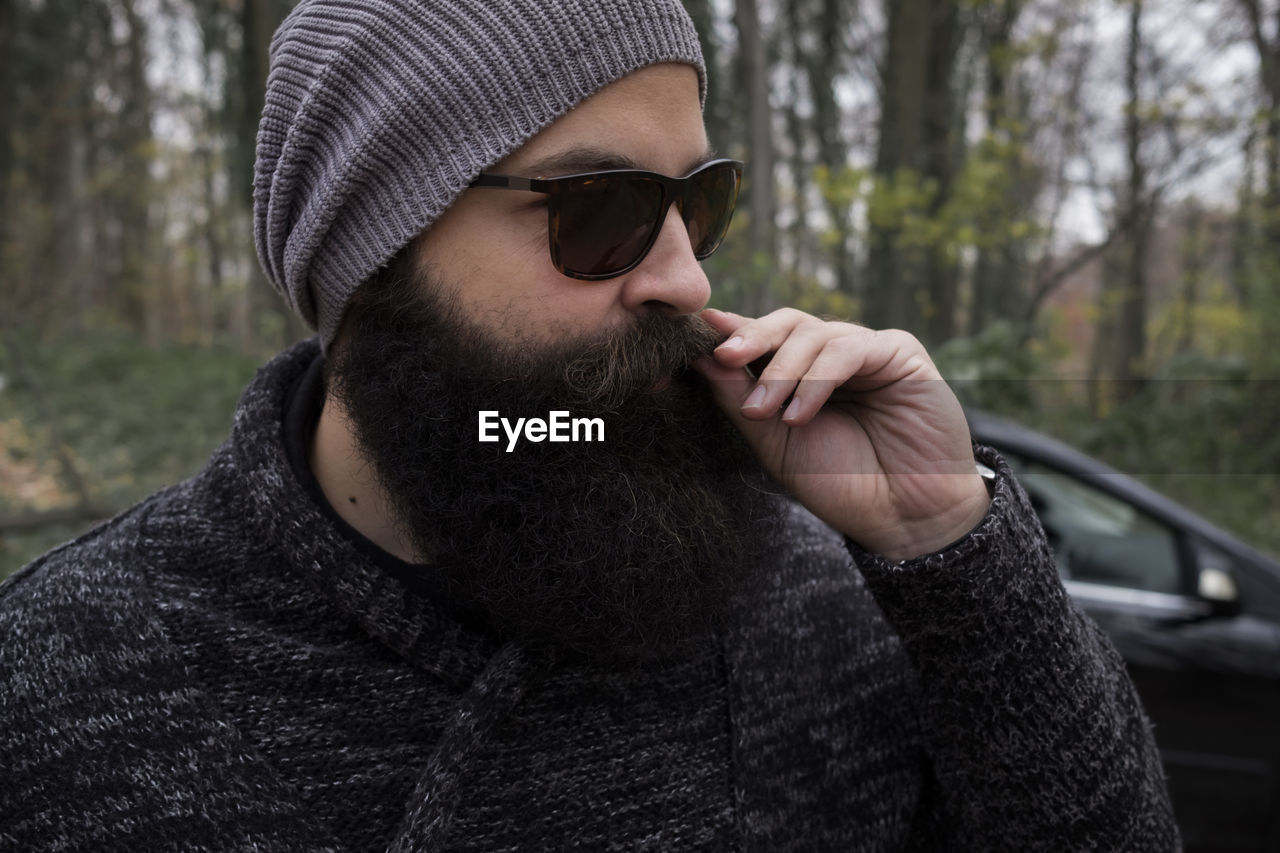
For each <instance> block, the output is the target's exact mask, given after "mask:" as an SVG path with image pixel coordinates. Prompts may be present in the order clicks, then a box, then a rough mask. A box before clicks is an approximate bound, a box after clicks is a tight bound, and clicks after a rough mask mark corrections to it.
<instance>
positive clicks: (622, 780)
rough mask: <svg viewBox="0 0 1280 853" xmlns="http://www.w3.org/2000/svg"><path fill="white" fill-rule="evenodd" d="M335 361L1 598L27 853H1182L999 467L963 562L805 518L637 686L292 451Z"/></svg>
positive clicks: (3, 758) (284, 357)
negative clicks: (496, 599)
mask: <svg viewBox="0 0 1280 853" xmlns="http://www.w3.org/2000/svg"><path fill="white" fill-rule="evenodd" d="M319 357H320V355H319V348H318V346H317V344H316V343H315V342H314V341H312V342H307V343H304V344H300V345H298V346H295V347H293V348H291V349H289V350H287V351H285V352H284V353H283V354H281V355H280V356H278V357H277V358H276V359H275V360H273V361H272V362H271V363H270V364H269V365H268V366H267V367H265V368H264V369H263V370H261V371H259V374H258V376H257V377H256V378H255V379H254V380H253V381H252V383H251V384H250V385H249V387H248V388H247V389H246V391H245V393H244V395H243V397H242V399H241V402H240V404H239V406H238V408H237V411H236V414H235V419H234V425H233V428H232V430H231V434H230V437H229V438H228V440H227V441H226V443H225V444H224V445H223V446H222V447H221V448H219V449H218V450H217V451H216V452H215V453H214V454H213V456H212V458H211V459H210V461H209V463H208V465H207V467H206V468H205V469H204V470H203V471H202V472H200V473H199V474H198V475H197V476H195V477H193V478H192V479H190V480H188V481H186V482H183V483H181V484H179V485H176V486H174V487H171V488H169V489H167V490H165V491H162V492H160V493H158V494H156V495H154V496H153V497H151V498H149V499H147V500H145V501H144V502H142V503H141V504H139V505H137V506H135V507H134V508H132V509H131V510H129V511H127V512H125V513H123V514H122V515H120V516H119V517H117V518H115V519H113V520H111V521H108V522H106V523H104V524H102V525H100V526H98V527H97V528H96V529H94V530H92V531H90V532H88V533H86V534H85V535H83V536H81V537H79V538H78V539H76V540H74V541H72V542H70V543H68V544H66V545H63V546H61V547H60V548H58V549H56V550H54V551H52V552H51V553H49V554H47V555H45V556H44V557H41V558H39V559H37V560H36V561H35V562H33V563H32V564H30V565H29V566H27V567H26V568H25V569H23V570H22V571H21V572H19V573H18V574H16V575H15V576H13V577H12V578H11V579H9V580H8V581H7V582H6V583H5V584H4V585H3V587H0V720H3V723H4V724H3V726H2V727H0V850H4V851H9V850H12V851H64V850H66V851H70V850H92V851H114V850H119V851H142V850H148V851H149V850H251V851H340V850H357V851H368V850H392V851H409V850H459V851H462V850H467V851H469V850H475V851H479V850H485V851H496V850H512V851H514V850H540V849H585V850H752V851H787V850H842V851H898V850H906V851H940V850H957V851H961V850H962V851H1000V850H1008V851H1033V850H1052V851H1085V850H1107V851H1119V850H1124V851H1167V850H1172V849H1176V848H1177V847H1178V840H1177V833H1176V829H1175V826H1174V823H1173V817H1172V812H1171V809H1170V806H1169V801H1168V794H1167V790H1166V787H1165V783H1164V779H1163V775H1162V771H1161V767H1160V764H1159V759H1158V756H1157V752H1156V749H1155V746H1154V742H1153V739H1152V733H1151V731H1150V726H1149V723H1148V722H1147V720H1146V718H1145V716H1144V714H1143V711H1142V709H1141V706H1140V703H1139V701H1138V699H1137V697H1136V695H1135V693H1134V690H1133V687H1132V684H1131V683H1130V681H1129V679H1128V678H1127V676H1126V674H1125V670H1124V666H1123V663H1122V661H1121V660H1120V658H1119V657H1118V655H1117V654H1116V653H1115V651H1114V650H1113V648H1112V647H1111V645H1110V644H1109V643H1108V641H1107V639H1106V638H1105V636H1104V635H1103V634H1102V633H1101V632H1100V631H1099V629H1098V628H1097V627H1096V626H1095V625H1094V624H1093V623H1092V622H1091V621H1090V620H1089V619H1088V618H1087V617H1086V616H1085V615H1083V614H1082V613H1081V612H1080V611H1079V610H1078V609H1077V608H1076V606H1075V605H1074V604H1073V603H1072V601H1071V599H1070V598H1069V596H1068V595H1067V594H1066V593H1065V592H1064V590H1063V588H1062V586H1061V584H1060V582H1059V580H1058V578H1057V575H1056V572H1055V568H1054V562H1053V559H1052V556H1051V554H1050V551H1049V549H1048V547H1047V546H1046V544H1045V541H1044V538H1043V534H1042V532H1041V530H1040V527H1039V524H1038V522H1037V520H1036V518H1035V515H1034V513H1033V511H1032V509H1031V507H1030V506H1029V503H1028V501H1027V499H1026V497H1025V495H1024V494H1023V492H1022V491H1021V490H1020V489H1019V487H1018V486H1017V484H1016V482H1015V481H1014V480H1013V479H1012V477H1011V475H1010V472H1009V469H1008V467H1007V466H1006V465H1005V464H1004V463H1003V461H1002V460H1000V459H999V457H998V456H996V455H995V454H994V453H993V452H991V451H988V450H985V449H983V450H980V452H979V456H980V458H981V460H982V461H983V462H984V463H985V464H987V465H989V466H991V467H992V468H994V469H995V470H996V472H997V479H996V482H995V487H994V497H993V500H992V504H991V509H990V511H989V512H988V514H987V516H986V518H985V519H984V520H983V521H982V522H981V524H980V525H979V527H978V528H977V529H975V530H974V531H973V532H972V533H970V534H969V535H968V536H966V537H965V538H964V539H962V540H960V541H959V542H956V543H954V544H953V545H951V546H949V547H948V548H946V549H944V550H943V551H941V552H938V553H935V554H931V555H928V556H925V557H922V558H919V559H915V560H911V561H907V562H904V563H891V562H888V561H886V560H884V559H881V558H879V557H877V556H876V555H873V554H869V553H866V552H864V551H862V550H861V549H860V548H859V547H858V546H857V545H856V544H854V543H852V542H849V541H847V540H843V539H842V538H841V537H840V536H838V535H837V534H835V533H834V532H833V531H832V530H831V529H830V528H827V527H826V526H824V525H823V524H821V523H820V522H818V521H817V520H816V519H815V518H814V517H813V516H811V515H809V514H808V513H807V512H805V511H803V510H802V509H800V508H799V507H792V508H790V509H789V510H788V516H787V522H786V532H787V536H786V547H785V548H783V549H781V550H780V551H779V556H778V557H777V565H776V566H773V567H772V569H771V571H770V573H769V575H768V580H767V581H766V582H765V583H764V584H763V585H762V586H761V587H760V588H759V589H756V590H754V591H752V592H751V593H750V594H749V595H748V594H744V595H743V596H741V599H740V600H736V601H735V602H733V614H732V618H731V620H730V624H729V627H728V628H727V629H725V630H724V631H723V632H720V633H719V634H718V635H717V636H716V638H715V639H714V641H710V640H709V641H708V642H707V643H705V644H703V645H700V646H699V647H698V648H697V649H695V650H693V651H691V652H690V653H689V654H688V655H687V656H685V657H682V658H681V659H679V660H676V661H670V662H666V663H663V664H660V665H658V664H653V665H645V666H629V667H621V668H605V667H603V666H602V665H601V664H593V663H590V662H585V661H576V662H575V661H567V660H565V661H557V660H554V659H551V658H547V657H544V656H541V655H539V654H537V653H536V652H534V651H532V650H530V649H526V648H522V647H520V645H519V644H516V643H509V642H507V643H504V642H502V641H500V640H498V639H496V638H495V637H493V636H491V635H490V634H489V633H488V632H486V631H485V630H484V628H483V626H481V625H476V624H472V623H470V622H468V621H467V620H466V619H465V618H463V617H461V616H459V615H458V614H457V613H456V612H454V610H453V609H452V608H451V607H450V606H449V603H448V602H447V601H444V600H441V598H440V596H439V595H436V594H435V593H434V591H433V589H432V588H431V585H430V584H429V583H426V584H423V583H420V582H415V578H414V576H413V575H414V574H415V572H414V571H412V570H411V569H412V568H413V567H407V566H403V565H402V566H401V567H400V569H399V570H394V568H395V567H394V565H393V564H394V561H393V560H391V558H390V557H389V555H386V554H384V553H382V552H380V551H378V549H376V547H375V546H373V545H372V544H371V543H369V542H368V541H367V540H363V539H362V538H361V537H359V536H358V534H355V533H354V531H352V530H351V529H349V528H346V527H345V525H343V524H341V523H339V522H338V521H337V516H336V514H335V513H334V512H333V511H332V510H331V509H330V508H328V507H327V506H324V505H323V500H319V499H317V497H316V494H315V491H314V490H313V489H308V488H307V487H306V486H305V485H304V482H303V480H304V479H305V478H304V477H300V476H299V475H298V473H297V472H296V471H295V470H294V468H293V466H291V465H290V464H289V461H288V453H287V450H286V447H285V444H286V441H285V437H284V435H285V429H284V419H285V411H286V409H287V408H288V401H289V399H290V395H291V393H292V390H293V389H294V387H295V386H296V385H297V384H298V381H299V378H300V377H302V376H303V375H304V374H305V373H306V371H307V370H308V368H309V367H310V366H312V365H313V364H314V362H315V361H316V360H317V359H318V358H319ZM423 571H424V570H422V569H420V568H419V569H418V570H417V574H419V575H421V574H422V572H423ZM418 580H421V578H418Z"/></svg>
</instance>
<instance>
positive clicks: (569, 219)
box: [471, 160, 742, 281]
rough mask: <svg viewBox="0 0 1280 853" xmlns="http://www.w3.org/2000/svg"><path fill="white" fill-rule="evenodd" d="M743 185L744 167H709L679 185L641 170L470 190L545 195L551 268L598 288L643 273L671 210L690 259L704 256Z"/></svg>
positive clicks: (486, 182) (488, 180) (484, 179)
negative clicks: (638, 269) (677, 217)
mask: <svg viewBox="0 0 1280 853" xmlns="http://www.w3.org/2000/svg"><path fill="white" fill-rule="evenodd" d="M741 183H742V164H741V163H739V162H738V161H736V160H712V161H711V162H710V163H707V164H705V165H703V166H700V167H698V168H697V169H695V170H694V171H692V172H690V173H689V174H687V175H685V176H684V177H683V178H671V177H668V176H666V175H660V174H658V173H657V172H645V171H641V170H638V169H623V170H617V171H607V172H589V173H585V174H581V175H565V176H564V177H559V178H546V179H542V178H520V177H514V176H511V175H491V174H488V173H482V174H481V175H480V176H479V177H478V178H476V179H475V181H473V182H472V184H471V186H473V187H488V188H493V189H507V190H525V191H527V192H535V193H546V194H547V196H548V199H547V223H548V237H549V240H550V243H551V262H552V263H553V264H555V267H556V269H558V270H559V271H560V272H562V273H564V274H565V275H567V276H570V277H571V278H579V279H584V280H586V281H601V280H603V279H607V278H614V277H616V276H620V275H623V274H624V273H627V272H630V271H631V270H633V269H635V268H636V267H637V266H639V265H640V262H641V261H643V260H644V259H645V256H646V255H648V254H649V250H650V249H652V248H653V244H654V243H655V242H656V241H657V239H658V233H659V232H660V231H661V230H662V223H663V222H664V221H665V220H666V218H667V211H668V210H669V209H670V208H671V205H672V204H674V205H675V206H676V208H677V209H678V210H679V211H680V217H681V218H682V219H683V220H684V224H685V227H686V228H687V229H688V230H689V241H690V243H691V244H692V245H693V255H694V257H696V258H697V259H698V260H702V259H703V258H706V257H707V256H709V255H710V254H711V253H712V252H714V251H715V250H716V248H717V247H719V245H720V241H721V240H722V239H724V234H725V232H726V231H727V230H729V220H730V219H732V218H733V207H734V205H735V204H736V203H737V201H738V188H739V186H740V185H741Z"/></svg>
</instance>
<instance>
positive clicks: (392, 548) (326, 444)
mask: <svg viewBox="0 0 1280 853" xmlns="http://www.w3.org/2000/svg"><path fill="white" fill-rule="evenodd" d="M310 461H311V471H312V473H313V474H314V475H315V478H316V480H317V482H319V484H320V490H321V491H323V492H324V496H325V498H326V499H328V501H329V504H330V506H332V507H333V508H334V510H335V511H336V512H337V513H338V515H339V516H341V518H342V520H343V521H345V522H346V523H347V524H350V525H351V526H352V527H354V528H355V529H356V530H357V531H359V532H360V534H361V535H362V536H364V537H365V538H366V539H368V540H369V541H371V542H373V543H374V544H375V545H377V546H378V547H379V548H381V549H382V550H384V551H386V552H387V553H389V554H391V555H393V556H395V557H399V558H400V559H401V560H404V561H405V562H408V563H421V562H425V560H423V559H422V557H421V556H420V555H419V554H418V553H417V552H416V550H415V549H414V548H413V547H412V545H410V544H409V542H408V541H407V539H406V538H405V537H404V536H403V535H402V534H401V532H400V531H399V529H398V528H397V527H396V525H395V523H394V522H393V521H392V514H391V511H390V502H389V501H388V500H387V497H386V494H385V493H384V492H383V490H382V488H381V486H379V485H378V482H377V479H376V477H375V476H374V473H373V466H372V465H370V464H369V462H368V461H367V460H366V459H365V458H364V455H363V454H361V452H360V449H359V445H358V444H357V442H356V438H355V433H354V432H353V431H352V428H351V421H350V420H349V419H348V418H347V416H346V413H345V412H344V411H343V410H342V407H341V406H340V405H339V404H338V403H336V402H335V401H334V399H333V398H332V397H329V398H328V399H326V400H325V403H324V410H323V411H321V413H320V420H319V422H318V423H317V424H316V430H315V434H314V436H313V437H312V439H311V448H310Z"/></svg>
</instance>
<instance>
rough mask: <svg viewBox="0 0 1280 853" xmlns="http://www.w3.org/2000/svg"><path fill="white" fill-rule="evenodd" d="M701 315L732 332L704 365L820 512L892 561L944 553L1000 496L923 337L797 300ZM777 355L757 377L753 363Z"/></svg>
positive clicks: (767, 462)
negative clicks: (811, 309) (826, 316)
mask: <svg viewBox="0 0 1280 853" xmlns="http://www.w3.org/2000/svg"><path fill="white" fill-rule="evenodd" d="M702 317H703V319H705V320H706V321H707V322H708V323H710V324H711V325H712V326H714V327H715V328H716V329H717V330H719V331H720V332H722V333H724V334H725V335H727V336H729V339H728V340H726V341H725V342H724V343H723V344H721V345H720V346H719V347H718V348H717V349H716V351H715V353H714V354H713V356H712V357H710V358H707V359H703V360H702V361H701V362H699V363H698V365H697V368H698V370H699V371H700V372H701V373H702V374H703V376H705V377H706V378H707V379H708V380H710V381H711V385H712V388H713V393H714V395H715V399H716V402H717V404H718V405H719V406H720V408H721V409H723V410H724V412H725V414H727V415H728V416H729V418H730V420H732V421H733V423H734V424H736V425H737V427H738V429H740V430H741V431H742V433H743V434H744V435H745V436H746V438H747V441H748V443H749V444H750V445H751V447H752V449H753V450H754V451H755V453H756V456H757V457H758V458H759V460H760V462H761V464H762V465H763V466H764V467H765V470H767V471H768V472H769V473H770V475H772V476H773V477H774V479H776V480H778V481H779V482H780V483H782V485H783V486H785V487H786V488H787V489H788V490H789V491H790V492H791V493H792V494H793V495H794V496H795V497H796V499H797V500H799V501H800V503H802V504H803V505H804V506H805V507H807V508H808V509H809V511H810V512H812V513H814V514H815V515H817V516H818V517H819V518H821V519H822V520H824V521H826V522H827V523H828V524H830V525H831V526H832V527H834V528H836V529H837V530H839V531H840V532H842V533H844V534H845V535H847V536H849V537H850V538H851V539H853V540H854V541H855V542H857V543H858V544H859V545H861V546H862V547H864V548H866V549H867V550H869V551H873V552H876V553H879V554H882V555H883V556H885V557H887V558H889V559H891V560H905V559H909V558H911V557H915V556H919V555H921V554H928V553H931V552H933V551H936V550H938V549H939V548H942V547H944V546H946V545H948V544H950V543H951V542H953V541H955V540H956V539H959V538H961V537H962V536H964V535H965V534H966V533H968V532H969V531H970V530H972V529H973V528H974V527H975V526H977V524H978V522H979V521H981V520H982V517H983V515H985V514H986V511H987V507H988V506H989V504H990V499H989V497H988V495H987V488H986V485H985V483H984V482H983V480H982V478H981V477H980V476H979V475H978V473H977V469H976V467H975V465H974V458H973V449H972V445H971V442H970V438H969V428H968V424H967V423H966V422H965V418H964V413H963V411H962V410H961V408H960V404H959V402H958V401H957V400H956V398H955V395H954V394H953V393H952V392H951V389H950V388H949V387H947V384H946V383H945V382H944V381H942V376H941V374H939V373H938V369H937V367H935V366H934V364H933V361H932V360H931V359H930V358H929V354H928V353H927V352H925V349H924V347H923V346H922V345H921V344H920V342H919V341H917V340H916V339H915V338H914V337H913V336H911V335H909V334H907V333H906V332H901V331H896V330H894V331H881V332H877V331H873V330H871V329H867V328H865V327H862V326H857V325H853V324H851V323H837V322H826V321H822V320H819V319H817V318H816V317H812V316H810V315H808V314H805V313H803V312H801V311H796V310H794V309H791V308H783V309H781V310H779V311H775V312H773V313H772V314H769V315H767V316H764V317H761V318H759V319H750V318H747V317H742V316H740V315H738V314H731V313H728V312H724V311H717V310H715V309H707V310H705V311H703V312H702ZM770 354H772V358H771V359H770V360H769V362H768V366H767V367H765V368H764V370H763V372H761V373H760V375H759V379H758V380H753V379H752V378H751V375H750V374H749V373H748V372H747V370H746V367H747V365H749V364H751V363H752V362H754V361H756V360H758V359H762V357H765V356H769V355H770ZM784 404H786V405H785V409H784Z"/></svg>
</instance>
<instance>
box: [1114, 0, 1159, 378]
mask: <svg viewBox="0 0 1280 853" xmlns="http://www.w3.org/2000/svg"><path fill="white" fill-rule="evenodd" d="M1142 7H1143V0H1130V7H1129V45H1128V50H1127V52H1126V57H1125V85H1126V88H1127V89H1128V92H1129V104H1128V109H1127V111H1126V116H1125V143H1126V149H1127V154H1128V164H1129V184H1128V198H1127V200H1126V205H1127V207H1128V209H1129V210H1130V211H1131V214H1130V215H1131V216H1132V217H1133V231H1132V232H1131V237H1130V243H1129V263H1128V270H1127V273H1126V276H1125V286H1124V290H1123V297H1122V298H1121V300H1120V323H1119V328H1118V332H1119V340H1118V341H1117V347H1116V362H1115V365H1114V367H1115V376H1116V378H1117V379H1119V380H1120V393H1121V395H1122V396H1123V397H1124V398H1129V397H1132V396H1133V395H1135V394H1136V393H1137V392H1138V390H1139V383H1140V382H1141V378H1142V376H1143V375H1144V373H1145V371H1146V354H1147V289H1148V285H1147V247H1148V245H1149V243H1150V238H1151V226H1152V220H1153V211H1152V210H1151V200H1150V199H1149V197H1148V196H1149V193H1148V190H1147V169H1146V163H1145V161H1144V160H1143V154H1142V136H1143V123H1142V115H1141V110H1142V101H1141V80H1140V76H1141V69H1140V68H1139V59H1140V58H1141V54H1142V11H1143V9H1142Z"/></svg>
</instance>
